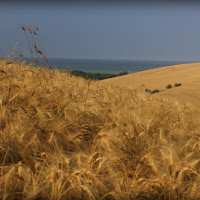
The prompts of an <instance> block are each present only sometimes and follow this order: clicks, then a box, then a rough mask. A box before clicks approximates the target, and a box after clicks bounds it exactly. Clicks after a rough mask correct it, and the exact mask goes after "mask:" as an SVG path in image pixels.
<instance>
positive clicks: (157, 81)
mask: <svg viewBox="0 0 200 200" xmlns="http://www.w3.org/2000/svg"><path fill="white" fill-rule="evenodd" d="M102 83H103V84H111V85H116V86H125V87H128V88H132V89H137V88H141V87H143V88H148V89H150V90H155V89H158V90H164V89H166V86H167V85H168V84H171V85H172V86H173V85H174V84H175V83H181V84H182V86H181V87H176V88H171V89H168V90H164V91H162V92H161V93H159V94H158V95H159V96H167V97H170V98H173V99H176V100H178V101H179V102H184V103H188V102H189V103H191V104H192V105H194V106H195V107H196V108H200V90H199V86H200V63H191V64H182V65H173V66H168V67H160V68H156V69H151V70H147V71H142V72H137V73H133V74H128V75H125V76H122V77H116V78H111V79H107V80H103V81H102Z"/></svg>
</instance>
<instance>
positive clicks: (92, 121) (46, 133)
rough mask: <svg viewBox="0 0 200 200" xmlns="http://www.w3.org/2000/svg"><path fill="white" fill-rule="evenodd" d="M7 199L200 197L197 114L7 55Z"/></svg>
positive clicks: (3, 170)
mask: <svg viewBox="0 0 200 200" xmlns="http://www.w3.org/2000/svg"><path fill="white" fill-rule="evenodd" d="M0 88H1V91H0V98H1V103H0V114H1V115H0V155H1V156H0V198H1V199H31V200H34V199H35V200H36V199H63V200H64V199H198V198H200V191H199V181H200V178H199V173H200V171H199V166H200V159H199V154H200V141H199V127H200V122H199V117H198V116H199V114H198V113H197V112H196V110H195V111H194V110H193V109H192V108H190V107H187V106H186V105H179V104H177V103H176V102H171V101H169V100H166V99H161V98H158V97H157V96H156V95H148V94H146V93H144V92H133V91H132V90H128V89H124V88H123V89H122V88H120V87H118V88H117V87H111V86H106V87H103V86H100V85H98V82H96V81H91V80H85V79H82V78H78V77H73V76H72V75H71V74H70V73H61V72H60V71H49V70H47V69H43V68H31V67H29V66H25V65H24V64H22V63H9V64H8V63H7V62H6V61H0Z"/></svg>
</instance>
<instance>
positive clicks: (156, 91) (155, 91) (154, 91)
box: [151, 90, 160, 94]
mask: <svg viewBox="0 0 200 200" xmlns="http://www.w3.org/2000/svg"><path fill="white" fill-rule="evenodd" d="M159 92H160V90H153V91H152V92H151V94H155V93H159Z"/></svg>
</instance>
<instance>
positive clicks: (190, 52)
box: [0, 1, 200, 61]
mask: <svg viewBox="0 0 200 200" xmlns="http://www.w3.org/2000/svg"><path fill="white" fill-rule="evenodd" d="M16 2H17V1H13V2H12V3H6V2H5V1H4V2H2V1H0V57H1V56H7V55H8V54H10V53H11V49H12V48H15V44H16V43H17V42H18V45H17V47H16V50H17V53H22V54H23V55H24V56H26V57H30V54H29V49H28V44H27V41H26V37H25V33H24V31H22V30H21V29H20V26H21V25H24V26H25V27H28V26H30V27H34V26H35V25H38V26H39V32H40V37H41V38H40V39H41V40H42V42H43V44H44V47H45V50H46V54H47V57H48V58H80V59H122V60H167V61H200V4H197V3H194V2H193V3H187V2H183V1H182V3H158V2H152V3H148V4H147V3H145V2H142V3H139V2H135V3H131V2H129V1H125V2H124V3H122V2H120V1H119V2H117V3H114V2H111V1H110V2H108V3H106V2H98V1H96V2H89V1H88V2H84V3H81V2H78V1H77V2H75V3H62V2H59V1H57V2H58V3H49V4H48V3H43V4H41V3H39V2H35V3H33V2H32V3H24V2H20V3H16ZM55 2H56V1H55Z"/></svg>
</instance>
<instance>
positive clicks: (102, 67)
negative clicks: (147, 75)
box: [23, 58, 191, 74]
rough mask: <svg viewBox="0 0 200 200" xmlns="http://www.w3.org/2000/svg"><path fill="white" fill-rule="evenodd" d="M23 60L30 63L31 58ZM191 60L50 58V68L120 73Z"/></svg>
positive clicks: (40, 60)
mask: <svg viewBox="0 0 200 200" xmlns="http://www.w3.org/2000/svg"><path fill="white" fill-rule="evenodd" d="M23 60H25V61H27V63H30V61H31V59H30V58H24V59H23ZM186 63H191V62H186V61H158V60H155V61H153V60H111V59H69V58H67V59H65V58H49V64H50V69H59V70H63V71H66V67H67V66H69V70H70V71H71V70H79V71H84V72H88V73H112V74H118V73H120V72H122V71H127V72H128V73H129V74H130V73H135V72H139V71H146V70H149V69H154V68H159V67H165V66H170V65H177V64H186ZM38 65H39V66H45V62H44V60H42V59H39V60H38Z"/></svg>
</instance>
